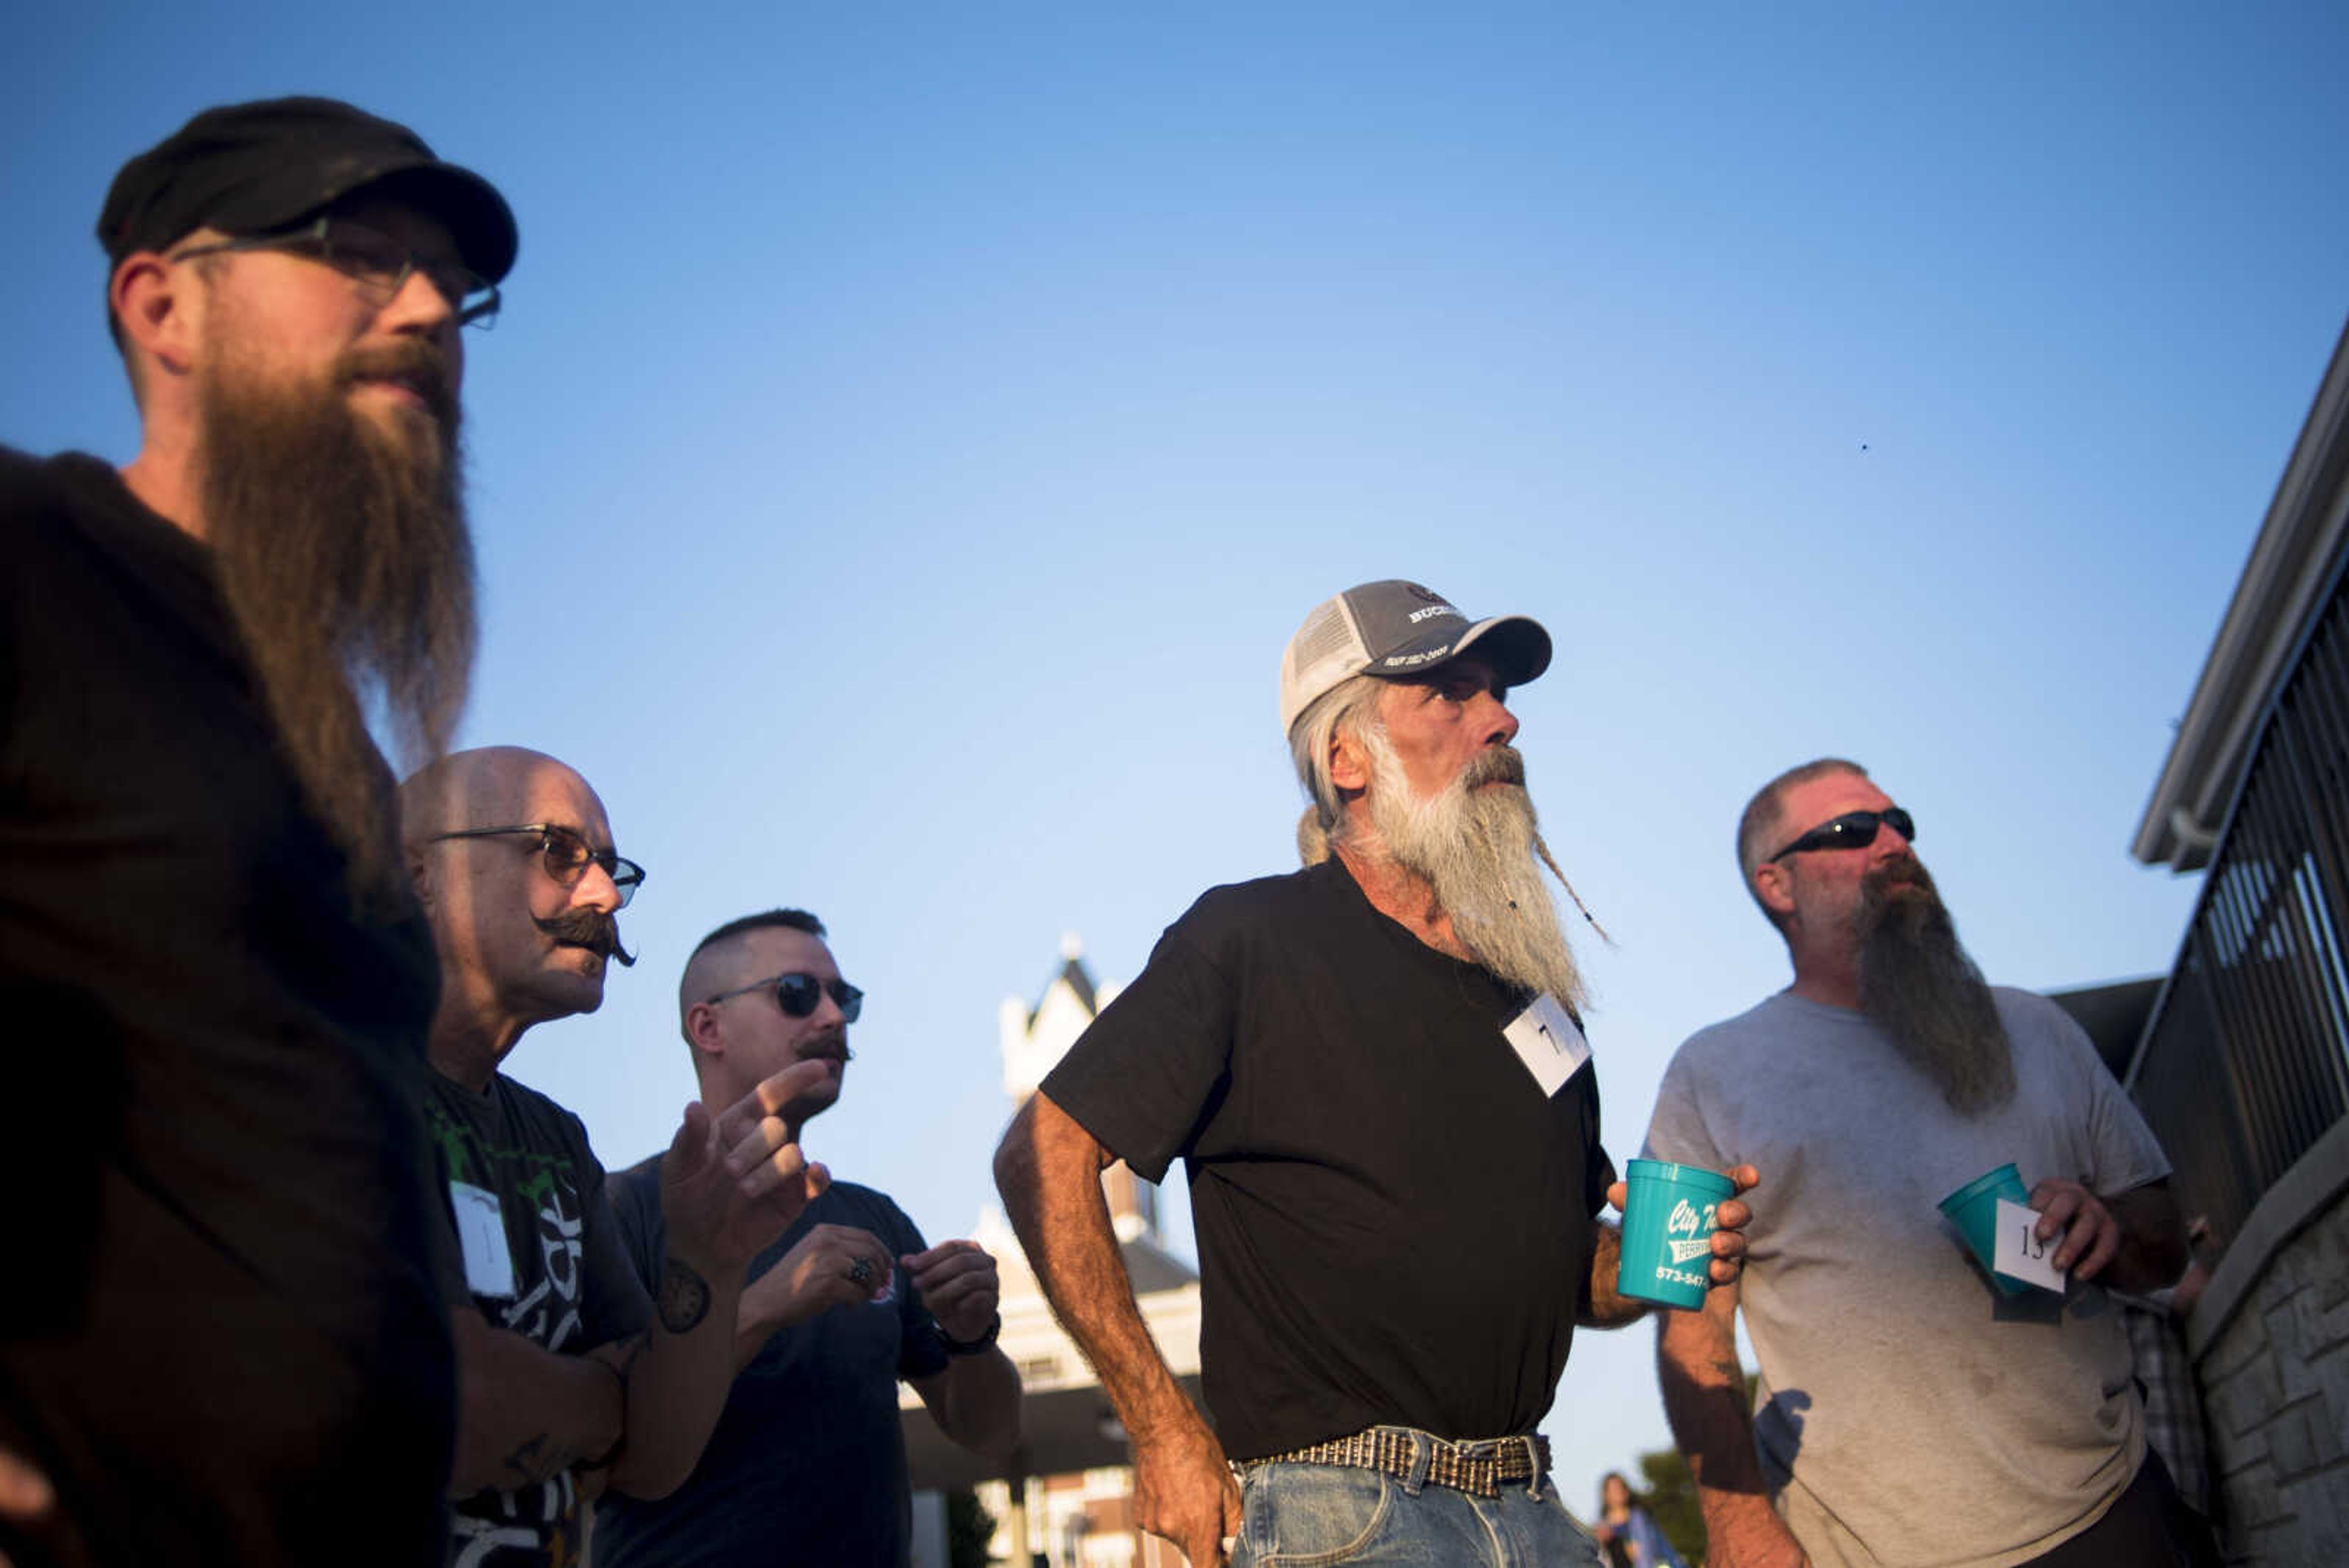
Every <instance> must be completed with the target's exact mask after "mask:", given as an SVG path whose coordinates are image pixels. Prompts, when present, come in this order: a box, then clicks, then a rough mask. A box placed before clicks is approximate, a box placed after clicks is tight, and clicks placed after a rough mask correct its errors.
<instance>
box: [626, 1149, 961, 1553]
mask: <svg viewBox="0 0 2349 1568" xmlns="http://www.w3.org/2000/svg"><path fill="white" fill-rule="evenodd" d="M611 1193H612V1210H613V1212H614V1213H615V1214H616V1216H617V1217H618V1220H619V1224H620V1230H621V1231H622V1232H623V1233H624V1234H625V1235H626V1237H627V1240H628V1251H629V1252H630V1253H631V1254H632V1255H633V1256H634V1258H635V1260H636V1270H637V1272H638V1273H639V1274H640V1275H641V1276H642V1277H643V1279H644V1280H645V1282H646V1283H647V1286H648V1287H649V1286H651V1285H652V1284H654V1283H655V1282H657V1280H658V1278H659V1274H660V1268H661V1262H662V1258H663V1254H664V1252H665V1251H666V1248H667V1232H666V1231H665V1230H664V1229H663V1227H662V1224H661V1211H660V1161H659V1160H658V1159H650V1160H647V1161H646V1162H645V1163H644V1164H642V1165H639V1166H636V1167H635V1168H631V1169H628V1170H624V1171H622V1172H620V1173H619V1174H618V1175H616V1176H615V1177H613V1178H612V1183H611ZM818 1225H853V1226H854V1227H855V1228H857V1229H858V1230H860V1231H871V1232H872V1233H873V1234H874V1235H875V1236H877V1237H879V1238H880V1239H881V1240H882V1241H883V1242H885V1244H886V1245H887V1246H888V1248H889V1251H890V1253H891V1255H892V1256H893V1257H902V1256H904V1255H905V1253H907V1252H920V1251H926V1250H927V1244H926V1242H924V1241H923V1240H922V1233H921V1231H918V1230H917V1229H916V1228H915V1225H914V1222H913V1220H909V1219H907V1218H906V1217H905V1211H904V1210H901V1209H899V1208H898V1207H897V1206H896V1204H895V1203H893V1202H891V1201H890V1200H889V1198H888V1195H887V1194H885V1193H881V1192H875V1191H874V1189H871V1188H869V1187H859V1186H857V1185H856V1184H855V1183H854V1182H853V1181H835V1182H833V1184H832V1186H831V1187H829V1188H827V1189H825V1190H824V1193H823V1196H822V1197H820V1198H818V1199H816V1200H815V1201H814V1202H812V1203H811V1204H809V1205H808V1207H807V1211H806V1212H805V1213H803V1214H802V1215H801V1216H800V1217H799V1219H798V1220H795V1221H794V1222H793V1223H792V1228H791V1229H790V1230H789V1231H785V1232H784V1233H783V1235H782V1237H781V1240H779V1241H776V1242H775V1243H774V1245H772V1246H771V1247H769V1248H768V1249H767V1250H766V1251H763V1252H761V1253H760V1254H759V1256H758V1258H757V1259H756V1260H754V1261H753V1262H752V1263H751V1265H750V1278H751V1279H753V1280H755V1279H757V1278H759V1277H760V1276H761V1274H764V1273H765V1272H767V1271H768V1270H769V1269H771V1268H773V1267H774V1266H775V1265H776V1264H777V1263H778V1262H781V1261H782V1257H783V1254H784V1253H786V1252H788V1251H791V1250H792V1248H793V1247H795V1246H797V1245H798V1244H799V1242H800V1241H801V1240H802V1238H803V1237H805V1236H806V1235H807V1233H808V1232H809V1231H812V1230H814V1229H815V1228H816V1227H817V1226H818ZM890 1285H891V1293H890V1297H889V1299H888V1300H887V1301H885V1302H868V1303H858V1304H856V1305H854V1306H847V1305H843V1306H834V1307H830V1308H827V1309H826V1310H825V1311H823V1313H821V1314H817V1315H816V1316H815V1317H813V1318H812V1319H810V1320H809V1321H808V1322H806V1323H803V1324H797V1325H795V1326H793V1327H790V1328H780V1329H777V1330H776V1331H775V1332H774V1333H773V1334H771V1335H769V1336H768V1339H767V1343H766V1344H764V1345H761V1346H760V1347H759V1354H758V1355H756V1356H754V1357H753V1358H752V1359H751V1361H750V1365H749V1366H745V1367H744V1368H743V1369H742V1370H741V1372H740V1374H739V1375H738V1376H736V1377H735V1379H734V1386H733V1388H732V1390H731V1391H730V1393H729V1394H728V1395H727V1397H726V1409H725V1411H724V1413H723V1414H721V1415H720V1416H719V1418H718V1427H717V1429H716V1430H715V1431H713V1432H712V1433H711V1434H710V1436H709V1447H708V1448H707V1449H703V1450H702V1453H701V1462H700V1463H699V1464H698V1465H697V1466H695V1467H694V1471H693V1475H692V1477H691V1479H689V1480H687V1482H686V1483H685V1485H683V1486H682V1487H679V1488H678V1490H676V1491H675V1492H672V1493H671V1494H670V1495H669V1496H668V1497H667V1498H665V1499H663V1500H662V1501H658V1502H640V1501H637V1500H636V1499H635V1498H629V1497H622V1496H620V1495H618V1494H617V1493H614V1492H606V1493H605V1494H604V1497H603V1499H602V1501H599V1502H598V1503H597V1504H596V1505H595V1562H596V1563H597V1564H598V1568H904V1565H905V1563H907V1562H908V1561H910V1553H911V1552H912V1508H911V1502H912V1499H911V1497H910V1495H909V1493H908V1492H907V1490H906V1471H905V1428H904V1427H903V1426H902V1425H901V1424H900V1417H899V1415H898V1412H897V1380H898V1379H899V1378H901V1377H904V1378H921V1377H928V1376H933V1375H935V1374H936V1373H940V1372H943V1371H945V1370H946V1368H947V1350H946V1341H945V1339H944V1338H943V1337H942V1336H941V1335H940V1334H939V1333H938V1325H937V1322H936V1319H934V1318H933V1317H931V1316H930V1314H929V1309H928V1308H926V1307H925V1306H924V1305H923V1304H922V1298H921V1293H919V1292H918V1291H916V1290H915V1289H914V1288H913V1285H912V1283H911V1282H909V1281H907V1279H906V1278H905V1269H904V1268H903V1267H902V1266H900V1267H898V1268H896V1269H895V1271H894V1277H893V1278H892V1280H891V1282H890Z"/></svg>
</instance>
